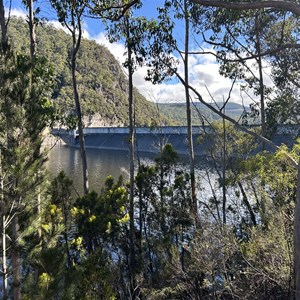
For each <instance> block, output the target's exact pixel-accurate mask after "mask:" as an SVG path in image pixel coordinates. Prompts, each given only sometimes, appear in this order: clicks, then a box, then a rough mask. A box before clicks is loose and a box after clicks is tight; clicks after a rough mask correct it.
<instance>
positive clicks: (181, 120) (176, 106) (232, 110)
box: [158, 102, 250, 125]
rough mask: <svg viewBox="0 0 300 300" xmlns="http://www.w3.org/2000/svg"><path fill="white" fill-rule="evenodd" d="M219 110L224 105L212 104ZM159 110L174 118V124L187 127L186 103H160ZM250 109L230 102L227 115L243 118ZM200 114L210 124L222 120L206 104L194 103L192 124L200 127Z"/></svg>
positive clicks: (226, 108)
mask: <svg viewBox="0 0 300 300" xmlns="http://www.w3.org/2000/svg"><path fill="white" fill-rule="evenodd" d="M210 105H212V106H214V107H215V108H217V109H221V108H222V106H223V103H221V102H217V103H210ZM158 107H159V110H160V111H161V112H162V113H163V114H165V115H166V116H167V117H169V118H170V117H172V119H173V122H174V123H175V124H176V125H186V104H185V103H175V102H174V103H159V104H158ZM249 110H250V108H249V107H248V106H246V107H244V106H243V105H241V104H239V103H235V102H228V103H227V104H226V106H225V113H226V114H227V115H229V116H230V117H232V118H234V119H236V120H237V119H239V118H241V116H242V115H244V114H245V113H246V112H249ZM199 113H201V115H203V117H204V119H205V120H206V121H208V122H213V121H216V120H219V119H220V116H219V115H217V114H215V113H213V112H212V111H211V110H209V109H208V108H207V107H206V106H205V105H204V104H202V103H200V102H194V103H193V105H192V124H193V125H200V124H201V118H200V116H199Z"/></svg>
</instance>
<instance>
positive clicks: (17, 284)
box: [11, 216, 21, 300]
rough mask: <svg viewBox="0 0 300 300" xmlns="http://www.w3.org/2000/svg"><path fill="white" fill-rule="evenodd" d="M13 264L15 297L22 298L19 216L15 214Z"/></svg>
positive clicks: (15, 298)
mask: <svg viewBox="0 0 300 300" xmlns="http://www.w3.org/2000/svg"><path fill="white" fill-rule="evenodd" d="M11 265H12V273H13V282H12V288H13V299H14V300H20V299H21V257H20V246H19V218H18V217H17V216H15V217H14V218H13V220H12V251H11Z"/></svg>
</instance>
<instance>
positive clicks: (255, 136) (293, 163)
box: [175, 72, 298, 168]
mask: <svg viewBox="0 0 300 300" xmlns="http://www.w3.org/2000/svg"><path fill="white" fill-rule="evenodd" d="M175 73H176V76H177V78H178V79H179V80H180V81H181V82H182V84H185V81H184V79H183V78H182V77H181V76H180V74H179V73H178V72H175ZM188 87H189V89H190V90H191V91H193V92H194V93H195V95H196V96H197V98H198V100H199V101H200V102H201V103H202V104H204V105H205V106H206V107H208V108H209V109H210V110H211V111H213V112H214V113H216V114H217V115H219V116H220V117H222V118H224V119H225V120H228V121H229V122H231V123H232V124H234V125H235V126H236V127H237V128H238V129H240V130H242V131H244V132H246V133H248V134H250V135H251V136H253V137H254V138H256V139H258V140H260V141H261V142H263V143H265V144H266V145H268V146H270V147H271V148H272V149H274V150H279V149H280V147H278V146H276V145H275V144H274V143H273V142H272V141H270V140H269V139H267V138H265V137H263V136H262V135H259V134H257V133H255V132H253V131H251V130H249V129H248V128H246V127H244V126H242V125H241V124H239V123H238V122H237V121H236V120H234V119H232V118H230V117H229V116H228V115H226V114H224V113H222V112H221V111H219V110H218V109H216V108H215V107H214V106H213V105H211V104H209V103H207V102H206V101H204V100H203V98H202V96H201V95H200V94H199V93H198V91H197V90H196V89H195V88H193V87H192V86H190V85H188ZM286 157H287V159H288V161H289V163H290V164H291V165H292V166H293V167H295V168H297V167H298V163H297V162H296V161H295V160H294V159H293V157H292V156H290V155H289V154H288V153H286Z"/></svg>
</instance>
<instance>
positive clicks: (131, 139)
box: [125, 18, 136, 299]
mask: <svg viewBox="0 0 300 300" xmlns="http://www.w3.org/2000/svg"><path fill="white" fill-rule="evenodd" d="M125 24H126V25H125V26H126V30H127V34H126V35H127V37H126V38H127V59H128V105H129V154H130V168H129V173H130V188H129V217H130V221H129V222H130V223H129V240H130V277H131V284H132V291H131V292H132V299H135V292H134V291H135V268H136V263H135V248H134V244H135V242H134V240H135V237H134V116H133V114H134V110H133V78H132V75H133V66H132V63H133V62H132V48H131V44H130V43H131V41H130V32H129V27H128V26H129V24H128V19H127V18H125Z"/></svg>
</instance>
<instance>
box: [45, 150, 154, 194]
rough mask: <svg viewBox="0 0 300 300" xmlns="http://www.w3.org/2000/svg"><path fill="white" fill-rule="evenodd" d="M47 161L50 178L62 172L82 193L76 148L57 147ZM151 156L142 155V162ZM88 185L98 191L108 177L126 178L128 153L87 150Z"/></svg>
mask: <svg viewBox="0 0 300 300" xmlns="http://www.w3.org/2000/svg"><path fill="white" fill-rule="evenodd" d="M48 157H49V160H48V161H47V163H46V168H47V170H48V171H49V172H50V173H51V176H52V177H55V176H56V175H58V173H59V172H60V171H61V170H63V171H64V172H65V173H66V174H67V175H68V176H69V177H70V179H72V180H73V185H74V187H76V189H78V191H82V166H81V157H80V151H79V149H77V148H72V147H68V146H65V145H61V146H60V145H57V146H55V147H54V148H53V149H51V150H50V152H49V155H48ZM151 158H153V155H152V156H151V155H150V154H148V155H146V154H144V155H143V156H141V159H142V160H144V161H145V160H146V161H147V160H148V161H149V160H150V159H151ZM87 160H88V172H89V184H90V188H91V190H95V191H99V190H100V189H101V187H102V186H103V183H104V181H105V178H106V177H107V176H109V175H111V176H113V178H115V179H117V178H118V177H119V176H120V175H122V176H123V177H124V178H128V177H129V174H128V170H129V153H128V151H118V150H100V149H87Z"/></svg>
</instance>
